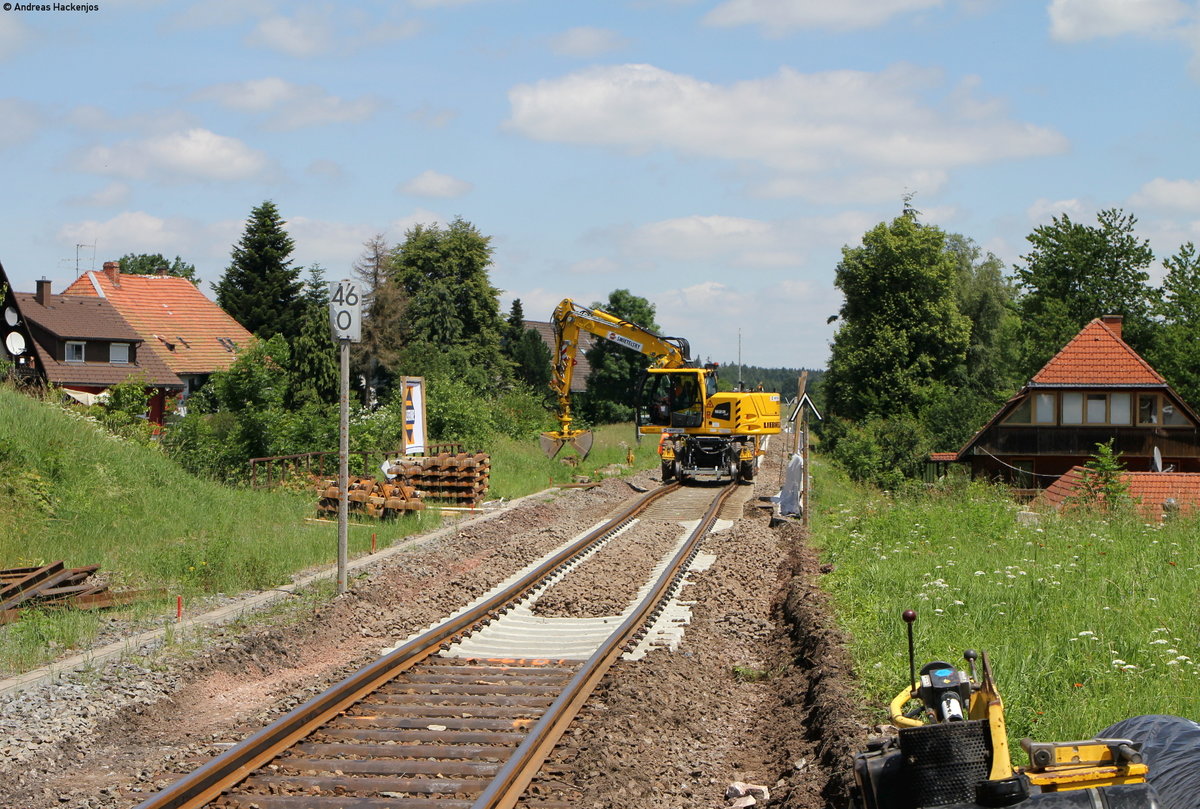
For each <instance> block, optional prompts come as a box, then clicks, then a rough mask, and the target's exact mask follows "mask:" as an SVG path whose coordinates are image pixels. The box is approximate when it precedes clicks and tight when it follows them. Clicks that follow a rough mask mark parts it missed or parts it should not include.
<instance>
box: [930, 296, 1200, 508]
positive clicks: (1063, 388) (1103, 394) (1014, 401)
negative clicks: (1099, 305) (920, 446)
mask: <svg viewBox="0 0 1200 809" xmlns="http://www.w3.org/2000/svg"><path fill="white" fill-rule="evenodd" d="M1121 325H1122V321H1121V318H1120V316H1111V315H1110V316H1105V317H1103V318H1097V319H1095V320H1093V321H1091V322H1090V323H1088V324H1087V325H1086V326H1084V327H1083V329H1082V330H1080V332H1079V333H1078V334H1077V335H1075V337H1074V338H1073V339H1072V340H1071V341H1070V342H1069V343H1067V344H1066V345H1065V346H1063V348H1062V350H1061V351H1059V352H1058V353H1057V354H1056V355H1055V356H1054V357H1053V358H1051V360H1050V361H1049V362H1047V363H1046V365H1045V366H1043V367H1042V369H1041V370H1040V371H1038V372H1037V374H1035V375H1034V377H1033V378H1032V379H1031V380H1030V381H1029V382H1028V383H1027V384H1026V385H1025V387H1023V388H1022V389H1021V390H1020V392H1019V393H1017V395H1015V396H1014V397H1012V398H1011V399H1009V400H1008V401H1007V402H1006V403H1005V404H1004V406H1003V407H1001V408H1000V410H999V411H997V412H996V414H995V415H994V416H993V417H992V419H991V420H990V421H989V422H988V423H987V424H985V425H984V426H983V428H982V429H980V430H979V432H977V433H976V434H975V435H974V436H972V438H971V439H970V440H969V441H968V442H967V443H966V444H965V445H964V446H963V447H962V448H961V449H960V450H959V451H958V452H956V453H934V454H933V455H931V456H930V460H931V461H932V462H933V463H934V464H939V463H940V464H945V463H961V464H966V465H968V466H969V467H970V469H971V474H972V476H974V477H982V478H987V479H989V480H997V481H1003V482H1006V483H1008V484H1009V485H1010V486H1012V487H1014V488H1015V489H1018V490H1025V491H1028V492H1029V493H1031V494H1032V493H1034V492H1036V491H1037V490H1039V489H1043V488H1046V487H1047V486H1049V485H1050V484H1051V483H1053V482H1054V481H1055V480H1057V479H1058V478H1059V477H1061V476H1062V475H1063V474H1065V473H1066V472H1067V471H1069V470H1070V469H1071V468H1073V467H1075V466H1078V465H1080V464H1083V463H1086V462H1087V460H1088V459H1089V458H1090V457H1091V456H1092V455H1094V454H1095V452H1096V445H1097V444H1103V443H1106V442H1108V441H1110V440H1111V441H1112V442H1113V449H1114V450H1115V451H1116V452H1119V453H1120V454H1121V461H1122V462H1123V463H1124V465H1125V466H1126V468H1127V469H1129V470H1130V471H1146V472H1149V471H1160V470H1166V469H1173V470H1174V471H1177V472H1200V430H1198V428H1197V425H1198V424H1200V419H1198V418H1197V415H1196V413H1195V412H1194V411H1193V410H1192V409H1191V407H1189V406H1188V405H1187V403H1185V402H1184V401H1183V400H1182V399H1180V398H1179V395H1178V394H1177V393H1176V392H1175V391H1174V389H1172V388H1171V386H1170V385H1168V384H1167V382H1166V380H1165V379H1164V378H1163V377H1162V376H1161V375H1160V374H1159V373H1158V372H1157V371H1155V370H1154V369H1153V368H1152V367H1150V365H1149V363H1147V362H1146V361H1145V360H1144V359H1142V357H1141V356H1140V355H1139V354H1138V353H1137V352H1136V351H1134V350H1133V349H1132V348H1130V347H1129V346H1128V345H1127V344H1126V343H1125V341H1124V340H1122V339H1121ZM1159 459H1161V460H1159Z"/></svg>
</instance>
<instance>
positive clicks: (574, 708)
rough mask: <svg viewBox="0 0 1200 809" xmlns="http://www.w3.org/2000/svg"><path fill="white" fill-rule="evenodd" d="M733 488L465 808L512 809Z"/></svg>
mask: <svg viewBox="0 0 1200 809" xmlns="http://www.w3.org/2000/svg"><path fill="white" fill-rule="evenodd" d="M736 488H737V485H736V484H735V483H730V484H728V485H726V486H725V487H724V488H722V489H721V491H720V493H719V494H718V495H717V497H715V498H714V499H713V502H712V503H711V504H710V505H709V507H708V510H707V511H705V513H704V516H703V517H702V518H701V519H700V524H699V525H698V526H696V528H695V530H693V531H692V533H691V535H690V536H689V537H688V539H687V541H686V542H685V543H684V544H683V545H682V546H681V547H680V549H679V551H678V552H677V553H676V554H675V556H674V557H673V558H672V560H671V562H670V563H669V564H668V565H667V567H666V569H665V570H664V571H663V572H662V574H661V575H660V576H659V578H658V580H657V581H656V582H655V584H654V586H653V588H651V590H650V592H649V593H648V594H647V595H646V597H645V598H644V599H642V601H641V603H639V604H638V606H637V607H636V608H635V609H634V611H633V612H632V613H631V614H630V615H629V617H628V618H626V619H625V621H624V622H623V623H622V624H621V626H619V627H618V628H617V629H616V630H615V631H614V632H613V633H612V635H610V636H609V638H608V640H606V641H605V642H604V643H603V644H602V645H601V646H600V648H599V649H597V650H596V652H595V654H593V655H592V656H591V657H590V658H589V659H588V661H587V662H586V663H584V665H583V668H581V669H580V670H579V671H578V672H577V673H576V674H575V675H574V676H573V677H572V678H571V680H570V681H569V682H568V683H567V685H566V687H565V688H564V689H563V692H562V694H560V695H559V697H558V698H557V699H555V700H554V702H553V703H551V705H550V707H549V708H547V709H546V712H545V713H544V714H543V715H542V717H541V718H540V719H539V720H538V721H537V722H536V723H534V725H533V726H532V727H531V728H530V729H529V731H528V733H527V734H526V736H525V739H524V740H523V741H522V742H521V744H520V745H518V746H517V749H516V750H515V751H513V754H512V755H511V756H510V757H509V759H508V761H507V762H506V763H505V765H504V766H503V767H502V768H501V769H500V771H499V772H498V773H496V775H495V776H494V777H493V779H492V782H491V784H489V785H488V787H487V789H485V790H484V791H483V793H482V794H480V796H479V797H478V798H477V799H476V801H475V803H474V804H472V806H471V809H512V807H514V806H516V804H517V801H518V800H520V798H521V795H522V794H523V793H524V792H525V789H526V788H527V787H528V786H529V782H530V781H532V780H533V777H534V776H535V775H536V774H537V771H538V768H539V767H541V765H542V762H543V761H545V760H546V758H547V757H548V756H549V755H550V752H551V751H552V750H553V749H554V745H555V744H557V743H558V740H559V739H560V738H562V735H563V733H565V732H566V730H567V728H568V727H569V726H570V724H571V722H572V721H574V719H575V716H576V715H577V714H578V713H579V711H580V709H582V708H583V704H584V703H585V702H586V701H587V699H588V697H589V696H591V694H592V691H594V690H595V688H596V686H597V684H599V682H600V680H601V678H603V677H604V675H605V674H606V673H607V672H608V669H609V668H610V667H611V666H612V664H613V663H614V662H616V660H617V658H618V657H619V656H620V655H621V653H622V651H623V650H624V648H625V646H626V644H628V643H629V642H630V641H631V640H632V639H634V638H635V637H636V636H637V635H638V634H639V633H641V632H644V631H645V625H646V624H647V622H648V620H649V619H650V618H651V617H656V616H657V615H658V613H659V612H660V611H661V605H662V603H663V601H664V600H665V599H666V598H667V597H668V596H669V595H670V594H671V593H672V592H673V590H674V588H675V586H676V584H677V583H678V582H679V581H680V580H681V579H682V578H683V575H684V573H685V572H686V567H687V564H688V563H689V562H690V560H691V558H692V557H693V556H694V555H695V553H696V552H697V550H699V545H700V540H701V539H703V538H704V536H705V534H707V533H708V531H709V529H710V528H711V527H712V524H713V523H714V522H716V519H717V514H718V513H719V512H720V510H721V507H722V506H724V504H725V501H726V500H728V499H729V496H730V495H731V494H733V492H734V490H735V489H736Z"/></svg>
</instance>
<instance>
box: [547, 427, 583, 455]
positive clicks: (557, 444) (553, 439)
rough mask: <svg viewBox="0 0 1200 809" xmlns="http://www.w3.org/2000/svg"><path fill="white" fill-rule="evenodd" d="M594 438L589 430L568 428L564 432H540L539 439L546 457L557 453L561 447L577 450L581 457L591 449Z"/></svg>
mask: <svg viewBox="0 0 1200 809" xmlns="http://www.w3.org/2000/svg"><path fill="white" fill-rule="evenodd" d="M595 438H596V437H595V436H594V435H593V434H592V431H591V430H568V431H566V432H552V433H542V436H541V439H540V440H541V444H542V452H544V453H546V457H547V458H553V457H555V456H556V455H558V453H559V452H561V451H562V448H563V447H570V448H571V449H573V450H575V451H576V452H578V453H579V457H580V458H581V459H583V458H586V457H587V456H588V453H589V452H591V451H592V442H593V441H594V440H595Z"/></svg>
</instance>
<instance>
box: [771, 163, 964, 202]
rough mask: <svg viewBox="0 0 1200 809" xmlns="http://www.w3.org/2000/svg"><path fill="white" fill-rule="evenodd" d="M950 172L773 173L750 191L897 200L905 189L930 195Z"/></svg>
mask: <svg viewBox="0 0 1200 809" xmlns="http://www.w3.org/2000/svg"><path fill="white" fill-rule="evenodd" d="M949 177H950V175H949V173H948V172H946V171H944V170H940V169H914V170H912V171H907V172H885V171H878V172H872V173H870V174H858V175H847V176H842V177H831V176H819V177H802V176H796V175H778V174H773V175H771V176H770V178H769V179H768V180H766V181H765V182H761V183H755V184H752V185H751V187H750V193H751V194H752V195H754V196H757V197H763V198H767V199H774V198H781V197H803V198H805V199H809V200H812V201H814V202H823V203H827V204H831V205H844V204H847V203H852V202H897V201H898V200H900V199H901V197H903V195H904V194H905V193H906V192H910V191H915V192H919V193H921V194H926V195H932V194H936V193H937V192H938V191H940V190H941V189H942V188H943V187H944V186H945V184H946V181H947V180H948V179H949Z"/></svg>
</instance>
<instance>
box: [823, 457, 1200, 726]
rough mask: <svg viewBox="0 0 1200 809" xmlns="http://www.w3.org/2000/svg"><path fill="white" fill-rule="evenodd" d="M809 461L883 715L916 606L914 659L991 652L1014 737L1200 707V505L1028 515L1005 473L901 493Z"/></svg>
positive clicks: (869, 690)
mask: <svg viewBox="0 0 1200 809" xmlns="http://www.w3.org/2000/svg"><path fill="white" fill-rule="evenodd" d="M814 471H815V474H816V482H815V485H814V508H813V512H812V517H813V518H812V534H811V540H810V541H811V542H812V544H813V545H814V546H815V547H817V548H818V549H819V552H820V555H821V562H822V563H823V564H824V565H826V566H827V568H826V569H829V572H828V573H827V574H826V575H824V576H822V577H821V584H822V586H823V588H824V589H825V590H826V591H827V592H828V593H829V594H830V596H831V603H832V605H833V608H834V609H835V611H836V613H837V616H838V620H839V622H840V624H841V626H842V627H843V628H844V629H845V630H846V631H847V634H848V635H849V638H850V640H849V648H850V652H851V655H852V658H853V660H854V665H855V669H856V673H857V676H858V678H859V682H860V687H861V690H862V698H863V700H864V701H865V703H866V704H868V705H869V706H872V707H877V709H878V714H877V715H878V716H880V717H881V718H882V716H883V708H884V706H885V704H886V703H887V702H888V701H889V700H890V699H891V697H892V696H893V695H894V694H895V693H896V692H897V691H899V690H900V689H901V688H902V687H904V686H905V684H906V683H907V682H908V676H909V672H908V658H907V643H906V641H905V632H904V624H903V622H902V621H901V619H900V614H901V612H902V611H903V610H905V609H908V608H912V609H915V610H916V611H917V613H918V619H917V623H916V650H917V657H918V660H917V663H918V665H920V664H922V663H924V662H928V661H930V660H936V659H940V660H946V661H949V662H953V663H956V664H959V665H963V662H962V652H963V650H964V649H967V648H973V649H979V650H984V651H986V652H987V654H988V656H989V658H990V660H991V664H992V668H993V671H994V673H995V675H996V678H997V680H998V684H999V687H1000V691H1001V694H1002V695H1003V696H1004V699H1005V708H1006V711H1007V719H1008V728H1009V737H1010V739H1012V740H1017V739H1020V738H1021V737H1023V736H1032V737H1034V738H1038V739H1044V740H1065V739H1078V738H1088V737H1091V736H1093V735H1095V734H1097V733H1099V732H1100V731H1101V730H1103V729H1104V728H1105V727H1107V726H1108V725H1109V724H1111V723H1113V722H1116V721H1118V720H1120V719H1123V718H1125V717H1128V716H1133V715H1138V714H1148V713H1168V714H1178V715H1182V716H1187V717H1190V718H1197V717H1200V697H1197V696H1196V693H1197V683H1200V667H1197V665H1196V661H1197V660H1200V638H1198V637H1197V635H1196V633H1195V627H1196V625H1197V621H1198V620H1200V600H1198V599H1197V597H1196V595H1197V592H1196V591H1197V583H1196V582H1197V575H1196V574H1197V571H1198V570H1200V547H1198V546H1197V545H1196V543H1195V541H1194V538H1195V536H1196V533H1197V528H1198V527H1200V526H1198V525H1197V522H1196V521H1195V520H1194V519H1192V520H1179V521H1176V522H1173V523H1167V524H1149V523H1146V522H1145V521H1144V520H1143V519H1141V518H1140V517H1138V516H1137V515H1136V514H1133V513H1122V514H1103V513H1088V512H1085V511H1078V512H1076V513H1074V514H1072V515H1068V516H1057V515H1044V516H1042V518H1041V519H1040V520H1039V521H1038V522H1036V523H1029V524H1024V523H1019V522H1018V521H1017V519H1016V514H1017V511H1018V506H1017V505H1016V504H1015V503H1013V502H1012V501H1011V500H1010V499H1009V498H1008V496H1007V493H1006V492H1005V491H1004V490H1003V489H1000V488H997V487H992V486H986V485H982V484H972V483H969V482H967V481H965V480H957V481H946V482H944V483H943V485H941V487H940V488H937V489H934V490H931V491H928V492H926V493H924V494H916V495H912V496H895V497H893V496H888V495H885V494H883V493H881V492H879V491H878V490H873V489H868V488H863V487H857V486H854V485H852V484H851V483H849V482H848V481H847V480H846V479H845V478H844V476H842V475H841V474H840V473H839V472H838V471H837V470H835V469H834V468H832V467H831V466H830V465H828V463H825V462H822V459H817V463H816V464H815V465H814ZM830 567H831V568H832V569H830Z"/></svg>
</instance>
